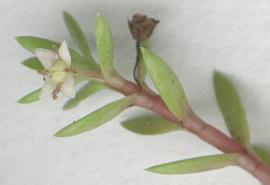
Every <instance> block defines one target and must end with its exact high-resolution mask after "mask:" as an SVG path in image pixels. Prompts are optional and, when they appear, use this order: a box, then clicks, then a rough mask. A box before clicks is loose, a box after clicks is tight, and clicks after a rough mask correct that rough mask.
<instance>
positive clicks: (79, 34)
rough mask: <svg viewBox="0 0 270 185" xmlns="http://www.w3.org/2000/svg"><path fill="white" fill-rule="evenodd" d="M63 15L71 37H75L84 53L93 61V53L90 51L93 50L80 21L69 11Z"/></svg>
mask: <svg viewBox="0 0 270 185" xmlns="http://www.w3.org/2000/svg"><path fill="white" fill-rule="evenodd" d="M63 16H64V21H65V24H66V26H67V29H68V31H69V33H70V35H71V37H72V38H73V40H74V41H75V42H76V44H77V45H78V46H79V48H80V50H81V52H82V54H83V55H84V56H85V57H86V58H88V59H90V60H91V61H93V57H92V55H91V53H90V51H91V50H90V46H89V44H88V41H87V39H86V37H85V35H84V33H83V31H82V29H81V28H80V25H79V24H78V22H77V21H76V19H75V18H74V17H73V16H72V15H71V14H69V13H68V12H64V13H63Z"/></svg>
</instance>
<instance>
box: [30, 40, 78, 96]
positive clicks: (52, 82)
mask: <svg viewBox="0 0 270 185" xmlns="http://www.w3.org/2000/svg"><path fill="white" fill-rule="evenodd" d="M35 55H36V56H37V58H38V59H39V60H40V62H41V63H42V64H43V66H44V67H45V68H46V69H45V70H44V71H42V72H41V74H42V75H43V77H44V81H45V83H44V86H43V87H42V90H41V96H44V95H46V94H48V93H49V94H51V95H52V97H53V98H54V99H56V98H57V95H58V93H59V92H62V93H63V94H64V95H66V96H69V97H72V98H74V97H75V88H74V85H75V83H74V78H73V71H72V68H71V57H70V53H69V49H68V46H67V43H66V42H65V41H63V42H62V44H61V46H60V48H59V49H58V51H57V52H53V51H51V50H48V49H44V48H37V49H35Z"/></svg>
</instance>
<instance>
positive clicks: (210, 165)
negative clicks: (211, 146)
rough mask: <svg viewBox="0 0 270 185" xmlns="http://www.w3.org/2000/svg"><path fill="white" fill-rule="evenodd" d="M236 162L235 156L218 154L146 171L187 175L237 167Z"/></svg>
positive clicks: (159, 166) (166, 164)
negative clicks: (230, 166)
mask: <svg viewBox="0 0 270 185" xmlns="http://www.w3.org/2000/svg"><path fill="white" fill-rule="evenodd" d="M237 160H238V156H237V155H236V154H219V155H210V156H203V157H197V158H192V159H186V160H180V161H175V162H170V163H165V164H160V165H157V166H152V167H150V168H148V169H146V170H147V171H150V172H154V173H159V174H166V175H176V174H187V173H196V172H203V171H208V170H213V169H218V168H223V167H226V166H229V165H237Z"/></svg>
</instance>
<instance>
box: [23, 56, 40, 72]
mask: <svg viewBox="0 0 270 185" xmlns="http://www.w3.org/2000/svg"><path fill="white" fill-rule="evenodd" d="M22 64H23V65H24V66H26V67H28V68H30V69H32V70H35V71H42V70H43V69H44V67H43V65H42V64H41V62H40V61H39V60H38V59H37V57H32V58H28V59H26V60H24V61H23V63H22Z"/></svg>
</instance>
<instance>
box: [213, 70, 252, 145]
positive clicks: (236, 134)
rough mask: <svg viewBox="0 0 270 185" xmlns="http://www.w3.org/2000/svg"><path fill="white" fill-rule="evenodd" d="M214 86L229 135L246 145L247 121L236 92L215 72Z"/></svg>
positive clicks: (247, 141)
mask: <svg viewBox="0 0 270 185" xmlns="http://www.w3.org/2000/svg"><path fill="white" fill-rule="evenodd" d="M214 86H215V93H216V97H217V101H218V105H219V108H220V110H221V112H222V114H223V117H224V119H225V122H226V125H227V128H228V130H229V132H230V134H231V135H232V137H233V138H235V139H236V140H237V141H239V142H240V143H242V144H244V145H248V144H249V128H248V121H247V118H246V114H245V110H244V108H243V106H242V103H241V100H240V97H239V95H238V93H237V90H236V89H235V87H234V85H233V84H232V82H231V81H230V80H229V79H228V78H227V77H226V76H225V75H224V74H222V73H220V72H217V71H215V72H214Z"/></svg>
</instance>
